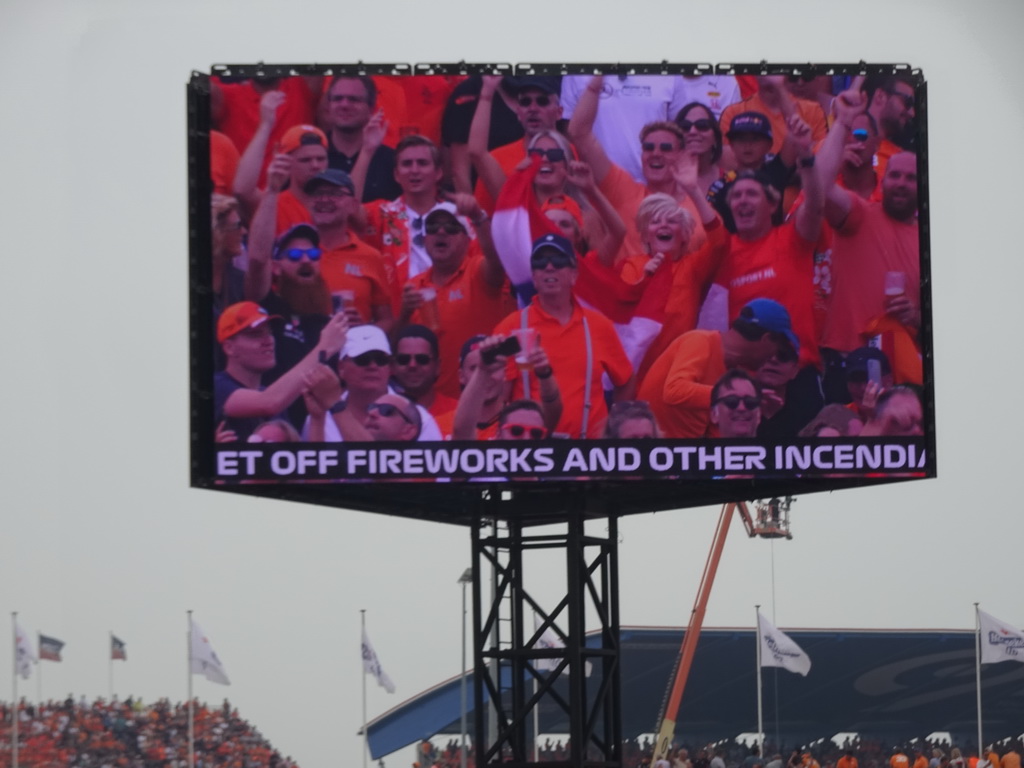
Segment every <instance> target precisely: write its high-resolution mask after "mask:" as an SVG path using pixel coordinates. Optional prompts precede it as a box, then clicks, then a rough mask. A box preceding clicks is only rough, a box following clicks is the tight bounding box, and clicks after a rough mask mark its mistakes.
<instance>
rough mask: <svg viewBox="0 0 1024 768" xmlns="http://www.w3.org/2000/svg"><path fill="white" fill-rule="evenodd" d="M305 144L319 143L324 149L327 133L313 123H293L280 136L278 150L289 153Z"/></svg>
mask: <svg viewBox="0 0 1024 768" xmlns="http://www.w3.org/2000/svg"><path fill="white" fill-rule="evenodd" d="M306 144H319V145H320V146H321V147H324V148H325V149H326V148H327V135H326V134H325V133H324V132H323V131H321V130H320V129H319V128H317V127H316V126H315V125H309V124H308V123H307V124H303V125H293V126H292V127H291V128H289V129H288V130H287V131H285V132H284V135H283V136H282V137H281V148H280V151H281V152H284V153H285V154H289V153H291V152H294V151H295V150H296V149H298V148H299V147H301V146H305V145H306Z"/></svg>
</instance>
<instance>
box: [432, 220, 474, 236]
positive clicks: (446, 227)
mask: <svg viewBox="0 0 1024 768" xmlns="http://www.w3.org/2000/svg"><path fill="white" fill-rule="evenodd" d="M424 231H425V232H426V233H427V234H428V235H439V234H441V233H442V232H444V233H445V234H446V235H461V234H464V233H465V231H466V230H464V229H463V228H462V225H461V224H456V223H455V222H450V223H448V224H427V227H426V229H425V230H424Z"/></svg>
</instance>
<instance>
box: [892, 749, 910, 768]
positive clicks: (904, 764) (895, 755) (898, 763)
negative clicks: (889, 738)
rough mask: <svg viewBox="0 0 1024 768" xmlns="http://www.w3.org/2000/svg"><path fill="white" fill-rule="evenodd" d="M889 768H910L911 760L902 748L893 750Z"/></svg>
mask: <svg viewBox="0 0 1024 768" xmlns="http://www.w3.org/2000/svg"><path fill="white" fill-rule="evenodd" d="M889 768H910V758H909V757H907V755H906V753H904V751H903V750H902V749H901V748H900V747H898V746H897V747H893V748H892V757H890V758H889Z"/></svg>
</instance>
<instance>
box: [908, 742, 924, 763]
mask: <svg viewBox="0 0 1024 768" xmlns="http://www.w3.org/2000/svg"><path fill="white" fill-rule="evenodd" d="M911 768H928V758H927V756H926V755H925V747H924V745H923V744H921V743H919V744H918V745H917V746H916V747H914V762H913V763H912V764H911Z"/></svg>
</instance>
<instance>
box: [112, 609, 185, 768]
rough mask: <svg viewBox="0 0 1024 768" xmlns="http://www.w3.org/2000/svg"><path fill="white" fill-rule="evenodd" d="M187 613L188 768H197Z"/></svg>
mask: <svg viewBox="0 0 1024 768" xmlns="http://www.w3.org/2000/svg"><path fill="white" fill-rule="evenodd" d="M186 613H187V614H188V635H186V642H187V643H188V768H195V765H196V744H195V737H196V734H195V719H194V716H193V713H192V611H186ZM111 655H113V654H111ZM111 663H113V662H111Z"/></svg>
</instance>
